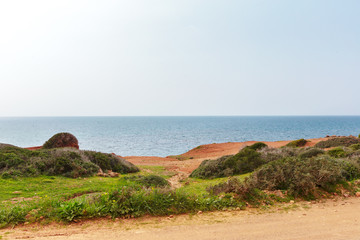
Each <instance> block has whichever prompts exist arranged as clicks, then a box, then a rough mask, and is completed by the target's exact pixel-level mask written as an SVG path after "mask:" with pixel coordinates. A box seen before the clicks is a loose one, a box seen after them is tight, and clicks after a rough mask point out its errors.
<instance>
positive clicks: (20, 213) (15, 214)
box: [0, 206, 27, 227]
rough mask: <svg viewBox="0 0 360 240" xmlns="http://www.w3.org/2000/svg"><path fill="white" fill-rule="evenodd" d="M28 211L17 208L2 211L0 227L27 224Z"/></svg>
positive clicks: (0, 211) (0, 213)
mask: <svg viewBox="0 0 360 240" xmlns="http://www.w3.org/2000/svg"><path fill="white" fill-rule="evenodd" d="M26 214H27V209H24V208H22V207H19V206H15V207H12V208H8V209H3V210H0V227H1V226H6V225H8V224H19V223H23V222H25V216H26Z"/></svg>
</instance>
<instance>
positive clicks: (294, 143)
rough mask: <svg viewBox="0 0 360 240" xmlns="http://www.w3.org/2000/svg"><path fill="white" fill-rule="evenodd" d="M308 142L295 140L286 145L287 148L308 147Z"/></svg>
mask: <svg viewBox="0 0 360 240" xmlns="http://www.w3.org/2000/svg"><path fill="white" fill-rule="evenodd" d="M307 142H308V141H307V140H305V139H303V138H302V139H298V140H294V141H291V142H289V143H288V144H286V146H287V147H303V146H305V145H306V143H307Z"/></svg>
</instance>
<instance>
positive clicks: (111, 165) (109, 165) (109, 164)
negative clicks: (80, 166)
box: [83, 151, 139, 173]
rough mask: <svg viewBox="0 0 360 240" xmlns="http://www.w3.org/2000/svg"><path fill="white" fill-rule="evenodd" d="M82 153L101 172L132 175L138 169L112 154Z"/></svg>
mask: <svg viewBox="0 0 360 240" xmlns="http://www.w3.org/2000/svg"><path fill="white" fill-rule="evenodd" d="M83 153H84V154H85V156H87V157H88V158H89V160H90V161H91V162H92V163H94V164H96V165H98V166H99V167H100V168H101V169H102V170H103V171H106V170H111V171H113V172H118V173H134V172H138V171H139V168H138V167H136V166H135V165H134V164H132V163H130V162H128V161H126V160H125V159H123V158H120V157H118V156H116V155H113V154H108V153H101V152H94V151H83Z"/></svg>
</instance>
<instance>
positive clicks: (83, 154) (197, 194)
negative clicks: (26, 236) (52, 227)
mask: <svg viewBox="0 0 360 240" xmlns="http://www.w3.org/2000/svg"><path fill="white" fill-rule="evenodd" d="M99 169H102V170H103V171H107V170H111V171H116V172H121V173H127V174H126V175H120V176H119V177H116V178H102V177H97V176H93V175H94V173H96V172H97V171H98V170H99ZM141 170H144V171H141V172H139V169H138V168H137V167H135V166H134V165H132V164H130V163H128V162H127V161H125V160H124V159H121V158H118V157H116V156H115V155H112V154H103V153H97V152H92V151H80V150H77V149H74V148H55V149H42V150H35V151H29V150H26V149H22V148H18V147H15V146H11V145H0V174H1V175H2V178H0V185H1V186H2V187H1V188H0V227H3V226H9V225H16V224H21V223H30V222H42V223H47V222H51V221H64V222H73V221H78V220H79V219H88V218H98V217H111V218H119V217H120V218H130V217H138V216H143V215H154V216H160V215H169V214H180V213H195V212H197V211H212V210H224V209H235V208H236V209H245V208H246V206H247V205H249V204H250V205H251V206H255V207H260V206H262V207H264V206H265V207H266V206H269V205H272V204H274V203H275V202H287V201H290V200H291V199H294V198H297V197H300V198H305V199H314V198H317V197H321V196H324V195H325V196H328V195H326V194H329V193H333V192H337V193H338V194H340V193H341V194H342V193H343V191H344V189H345V190H346V191H349V192H350V194H352V193H354V192H355V191H358V189H359V188H358V187H359V186H356V185H355V181H354V180H355V179H358V178H360V150H359V148H358V146H357V145H351V146H350V147H336V148H333V149H331V150H329V151H324V150H323V149H321V148H316V147H315V148H314V147H307V148H297V147H289V146H286V147H283V148H269V147H267V146H266V145H265V144H264V143H256V144H254V145H251V146H248V147H245V148H243V149H241V150H240V151H239V152H238V153H237V154H235V155H229V156H223V157H221V158H219V159H217V160H205V161H204V162H203V163H201V165H200V166H199V168H197V169H196V170H194V171H193V173H192V174H191V176H190V178H187V179H185V180H184V184H183V186H182V187H180V188H178V189H175V190H174V189H171V188H170V184H169V182H168V181H167V179H169V178H170V177H171V176H173V174H174V173H171V172H168V171H166V170H165V168H164V167H160V166H142V167H141ZM55 175H56V176H55ZM69 176H71V177H74V178H68V177H69ZM85 176H86V177H85ZM229 176H230V177H229ZM75 177H76V178H75ZM352 181H353V182H352Z"/></svg>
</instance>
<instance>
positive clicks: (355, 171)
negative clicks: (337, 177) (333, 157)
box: [340, 159, 360, 181]
mask: <svg viewBox="0 0 360 240" xmlns="http://www.w3.org/2000/svg"><path fill="white" fill-rule="evenodd" d="M340 164H341V168H342V176H343V177H344V178H345V179H346V180H347V181H352V180H354V179H358V178H360V159H358V160H357V161H356V160H351V159H343V160H340Z"/></svg>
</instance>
